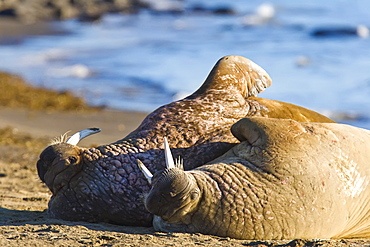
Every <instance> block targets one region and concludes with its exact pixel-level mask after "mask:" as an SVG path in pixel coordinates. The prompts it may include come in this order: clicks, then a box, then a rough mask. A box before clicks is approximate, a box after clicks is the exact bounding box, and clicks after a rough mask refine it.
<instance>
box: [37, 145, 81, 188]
mask: <svg viewBox="0 0 370 247" xmlns="http://www.w3.org/2000/svg"><path fill="white" fill-rule="evenodd" d="M81 152H82V150H81V148H79V147H77V146H74V145H71V144H68V143H59V144H54V145H51V146H48V147H47V148H45V150H44V151H43V152H42V153H41V154H40V159H39V160H38V161H37V171H38V175H39V177H40V179H41V181H42V182H44V183H45V184H46V185H47V186H48V187H49V189H50V190H51V191H52V192H53V193H55V192H56V187H58V188H60V185H58V184H57V182H58V180H60V178H61V176H65V177H68V176H70V174H69V173H70V172H68V174H69V175H63V174H64V173H66V171H67V170H71V169H73V170H75V169H76V168H75V167H76V166H78V165H79V164H80V162H81Z"/></svg>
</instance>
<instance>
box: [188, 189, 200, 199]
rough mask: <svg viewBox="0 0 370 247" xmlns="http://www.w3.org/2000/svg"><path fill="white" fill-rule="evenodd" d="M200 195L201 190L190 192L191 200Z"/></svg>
mask: <svg viewBox="0 0 370 247" xmlns="http://www.w3.org/2000/svg"><path fill="white" fill-rule="evenodd" d="M198 196H199V192H198V191H197V190H194V191H192V192H190V199H191V200H195V199H197V198H198Z"/></svg>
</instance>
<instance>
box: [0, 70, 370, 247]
mask: <svg viewBox="0 0 370 247" xmlns="http://www.w3.org/2000/svg"><path fill="white" fill-rule="evenodd" d="M14 85H16V87H17V88H16V90H15V88H14ZM0 86H2V87H4V88H3V89H1V90H6V92H7V93H5V94H2V98H4V97H8V99H7V100H5V101H4V100H3V99H0V102H2V103H1V104H2V106H1V107H0V232H1V235H0V244H1V245H2V246H261V247H262V246H370V240H361V239H357V240H284V241H247V240H236V239H230V238H222V237H216V236H209V235H203V234H182V233H162V232H156V231H154V229H153V228H152V227H127V226H118V225H111V224H106V223H87V222H70V221H63V220H58V219H53V218H50V217H49V216H48V214H47V207H48V201H49V198H50V196H51V193H50V191H49V190H48V188H47V187H46V186H45V185H44V184H42V183H41V181H40V180H39V178H38V176H37V171H36V166H35V164H36V161H37V159H38V155H39V154H40V152H41V151H42V150H43V149H44V148H45V147H46V146H47V145H48V143H49V142H50V140H52V139H53V138H54V137H57V136H60V135H61V134H63V133H65V132H66V131H71V133H73V132H75V131H78V130H80V129H84V128H87V127H99V128H101V129H102V132H101V133H99V134H97V135H94V136H92V137H89V138H87V139H86V140H84V141H82V142H81V146H94V145H100V144H107V143H110V142H114V141H116V140H118V139H121V138H123V137H124V136H125V135H127V134H128V133H129V132H131V131H132V130H134V129H135V128H136V127H137V126H138V125H139V124H140V122H141V121H142V119H143V118H144V117H145V115H146V114H144V113H136V112H123V111H113V110H107V109H96V108H90V107H89V106H87V105H84V103H83V101H81V102H80V103H79V106H78V107H76V108H75V109H73V108H72V109H69V108H66V105H68V104H67V103H68V101H71V102H74V103H76V101H77V100H76V98H75V97H73V96H71V95H67V96H66V95H65V93H56V92H49V91H47V90H42V89H35V88H32V87H30V86H28V85H27V84H26V83H24V82H22V79H21V78H19V77H14V76H12V75H7V74H1V76H0ZM12 92H13V93H14V92H15V93H14V95H12ZM22 92H26V93H27V94H28V95H23V96H22ZM29 94H31V95H33V102H34V103H35V101H37V100H39V102H37V104H30V103H29V102H27V100H26V99H27V97H28V96H29ZM37 95H39V96H37ZM41 95H43V96H42V97H41ZM47 95H49V96H47ZM48 97H49V98H53V99H58V98H59V97H63V99H64V101H63V102H64V103H63V105H58V103H55V104H54V105H53V104H51V105H52V106H53V107H50V101H49V100H50V99H49V98H48ZM10 99H13V100H14V102H13V103H11V101H12V100H10ZM21 99H22V100H21ZM2 100H3V101H2ZM60 102H62V101H60ZM66 102H67V103H66ZM71 102H70V103H71ZM32 105H37V107H35V106H34V107H33V106H32ZM47 105H48V107H47ZM43 109H47V110H43Z"/></svg>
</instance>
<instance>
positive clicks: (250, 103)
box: [37, 56, 333, 226]
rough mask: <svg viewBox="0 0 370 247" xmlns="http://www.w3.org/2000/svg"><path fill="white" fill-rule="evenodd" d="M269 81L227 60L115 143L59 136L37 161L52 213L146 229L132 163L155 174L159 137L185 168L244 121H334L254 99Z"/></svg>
mask: <svg viewBox="0 0 370 247" xmlns="http://www.w3.org/2000/svg"><path fill="white" fill-rule="evenodd" d="M271 83H272V81H271V78H270V76H269V75H268V74H267V72H266V71H264V70H263V69H262V68H261V67H260V66H258V65H257V64H255V63H254V62H252V61H250V60H249V59H247V58H244V57H240V56H226V57H223V58H221V59H220V60H219V61H218V62H217V63H216V65H215V66H214V67H213V69H212V70H211V72H210V74H209V75H208V77H207V78H206V80H205V82H204V83H203V85H202V86H201V87H200V88H199V89H198V90H196V91H195V92H194V93H193V94H191V95H190V96H188V97H186V98H184V99H182V100H179V101H175V102H172V103H170V104H167V105H164V106H162V107H160V108H158V109H157V110H155V111H154V112H152V113H151V114H149V115H148V116H147V117H146V118H145V119H144V120H143V122H142V123H141V124H140V125H139V126H138V128H137V129H136V130H134V131H133V132H131V133H130V134H129V135H127V136H126V137H125V138H123V139H120V140H118V141H116V142H114V143H111V144H107V145H101V146H98V147H95V148H83V147H79V146H77V144H78V141H79V140H80V139H81V138H84V137H86V136H88V135H90V134H95V133H97V132H99V130H98V129H87V130H84V131H81V133H79V132H78V133H76V134H75V135H73V136H72V138H70V139H66V138H60V139H59V140H57V141H56V142H54V143H52V144H51V145H49V146H48V147H46V148H45V150H44V151H42V153H41V154H40V158H39V160H38V161H37V170H38V175H39V177H40V179H41V181H43V182H45V184H46V185H47V186H48V188H49V189H50V191H51V192H52V197H51V199H50V201H49V204H48V212H49V215H50V216H52V217H55V218H61V219H64V220H74V221H91V222H97V221H100V222H101V221H104V222H109V223H114V224H121V225H136V226H149V225H151V224H152V218H153V216H152V214H151V213H149V212H148V211H147V210H146V209H145V207H144V203H143V201H142V198H141V195H142V193H143V192H148V191H149V189H150V187H149V184H148V182H147V181H146V179H145V177H144V176H143V175H142V174H141V172H140V170H139V169H138V167H137V165H136V159H140V160H141V161H142V162H144V163H145V165H146V166H147V167H148V169H149V170H150V171H152V172H155V171H158V170H162V169H163V168H164V164H163V162H162V156H163V136H171V140H170V144H171V147H172V148H173V149H174V150H173V151H174V155H176V156H181V157H182V158H183V159H184V160H185V162H184V168H185V169H187V170H188V169H192V168H195V167H197V166H200V165H203V164H205V163H207V162H209V161H211V160H213V159H215V158H217V157H219V156H220V155H222V154H224V153H225V152H226V151H228V150H229V149H230V148H231V147H233V146H234V145H235V144H236V143H238V142H239V141H238V140H237V139H236V138H235V137H234V136H233V135H232V134H231V132H230V128H231V126H232V125H233V124H234V123H235V122H237V121H238V120H240V119H242V118H244V117H246V116H264V117H278V118H292V119H296V120H298V121H304V122H309V121H315V122H333V121H332V120H331V119H329V118H327V117H325V116H323V115H321V114H318V113H316V112H314V111H311V110H308V109H305V108H303V107H299V106H295V105H292V104H288V103H284V102H278V101H274V100H268V99H261V98H258V97H256V96H257V94H258V93H260V92H262V91H264V90H265V88H267V87H269V86H270V85H271Z"/></svg>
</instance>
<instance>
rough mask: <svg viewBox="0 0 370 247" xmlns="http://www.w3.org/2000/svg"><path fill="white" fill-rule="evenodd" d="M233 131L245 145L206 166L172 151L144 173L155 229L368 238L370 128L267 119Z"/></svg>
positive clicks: (246, 121) (224, 234)
mask: <svg viewBox="0 0 370 247" xmlns="http://www.w3.org/2000/svg"><path fill="white" fill-rule="evenodd" d="M231 130H232V132H233V134H234V135H235V137H237V138H238V139H239V140H240V144H237V145H236V146H234V147H233V148H231V149H230V150H229V151H228V152H226V153H225V154H224V155H222V156H220V157H219V158H217V159H215V160H213V161H211V162H209V163H207V164H206V165H203V166H200V167H198V168H195V169H193V170H190V171H184V170H183V167H182V163H181V162H179V161H177V162H174V161H173V158H171V154H170V151H167V152H166V153H167V155H166V163H167V167H166V169H165V170H164V171H163V172H161V173H156V174H155V175H154V176H153V175H151V174H150V173H148V172H147V171H146V176H147V178H149V181H150V182H151V183H152V188H151V190H150V192H149V193H148V194H147V195H146V199H145V206H146V208H147V209H148V211H149V212H151V213H153V214H155V215H156V217H155V220H154V228H155V229H156V230H160V231H167V232H190V233H196V232H198V233H203V234H212V235H218V236H222V237H232V238H237V239H252V240H257V239H260V240H268V239H316V238H319V239H328V238H334V239H337V238H368V237H370V185H369V181H370V165H369V160H370V131H369V130H365V129H361V128H357V127H353V126H349V125H344V124H337V123H299V122H297V121H295V120H290V119H273V118H261V117H252V118H245V119H242V120H239V121H238V122H237V123H235V124H234V125H233V126H232V129H231ZM169 139H171V137H169ZM165 146H166V149H169V148H168V145H165ZM169 157H170V158H169ZM138 162H139V165H140V167H141V168H142V170H143V171H145V168H144V165H143V163H142V162H141V161H138ZM143 168H144V169H143Z"/></svg>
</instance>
